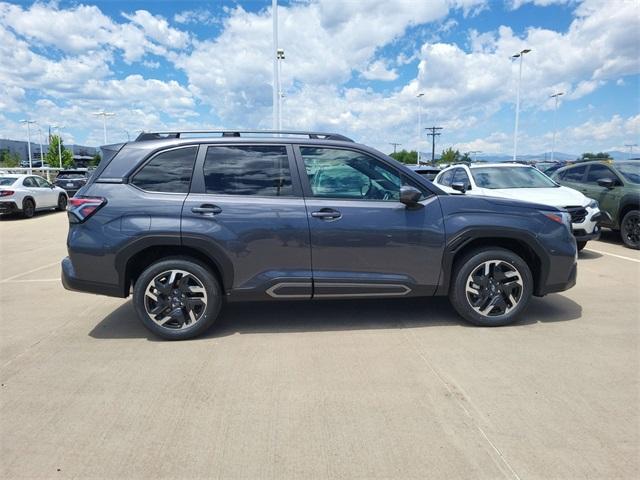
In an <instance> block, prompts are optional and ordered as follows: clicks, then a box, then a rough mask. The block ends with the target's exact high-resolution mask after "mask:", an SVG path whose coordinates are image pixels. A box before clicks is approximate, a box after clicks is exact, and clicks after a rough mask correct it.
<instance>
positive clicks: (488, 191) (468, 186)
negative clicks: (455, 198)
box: [434, 163, 603, 250]
mask: <svg viewBox="0 0 640 480" xmlns="http://www.w3.org/2000/svg"><path fill="white" fill-rule="evenodd" d="M434 183H435V184H436V185H438V186H439V187H440V188H442V189H443V190H444V191H446V192H449V193H465V194H467V195H482V196H487V197H501V198H509V199H513V200H522V201H524V202H533V203H539V204H541V205H550V206H553V207H559V208H564V209H566V210H567V211H568V212H569V214H570V215H571V227H572V229H573V235H574V236H575V237H576V241H577V244H578V249H579V250H582V249H583V248H584V247H585V245H586V244H587V241H589V240H594V239H597V238H598V237H599V236H600V226H599V225H598V222H599V221H600V220H601V219H602V215H603V214H602V213H600V208H599V206H598V202H597V201H596V200H592V199H591V198H588V197H585V196H584V195H583V194H582V193H580V192H578V191H577V190H574V189H572V188H567V187H562V186H560V185H558V184H557V183H556V182H554V181H553V180H551V179H550V178H549V177H547V176H546V175H545V174H544V173H542V172H541V171H540V170H538V169H537V168H534V167H531V166H529V165H522V164H518V163H479V164H471V165H463V164H461V165H452V166H450V167H448V168H446V169H444V170H442V171H441V172H440V173H439V174H438V176H437V177H436V178H435V180H434Z"/></svg>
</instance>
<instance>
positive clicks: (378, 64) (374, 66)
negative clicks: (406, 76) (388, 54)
mask: <svg viewBox="0 0 640 480" xmlns="http://www.w3.org/2000/svg"><path fill="white" fill-rule="evenodd" d="M362 76H363V77H364V78H366V79H367V80H384V81H392V80H395V79H396V78H398V72H397V71H396V70H395V69H391V70H389V69H387V66H386V65H385V62H383V61H382V60H376V61H375V62H372V63H370V64H369V66H368V67H367V68H366V70H365V71H363V72H362Z"/></svg>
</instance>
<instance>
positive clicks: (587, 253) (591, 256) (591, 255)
mask: <svg viewBox="0 0 640 480" xmlns="http://www.w3.org/2000/svg"><path fill="white" fill-rule="evenodd" d="M587 248H588V247H587ZM596 258H602V254H601V253H598V252H593V251H591V250H582V251H581V252H579V253H578V260H595V259H596ZM578 268H580V267H578Z"/></svg>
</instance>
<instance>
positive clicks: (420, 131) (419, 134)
mask: <svg viewBox="0 0 640 480" xmlns="http://www.w3.org/2000/svg"><path fill="white" fill-rule="evenodd" d="M422 97H424V93H422V92H420V93H418V94H417V95H416V98H417V99H418V148H416V150H418V156H417V158H416V163H417V164H418V165H420V160H421V155H420V143H421V142H420V139H421V135H422Z"/></svg>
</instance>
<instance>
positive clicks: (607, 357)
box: [0, 213, 640, 479]
mask: <svg viewBox="0 0 640 480" xmlns="http://www.w3.org/2000/svg"><path fill="white" fill-rule="evenodd" d="M66 232H67V220H66V215H65V214H64V213H50V214H38V215H37V216H36V217H35V218H33V219H30V220H22V219H17V218H16V219H3V220H0V381H1V386H0V398H1V406H0V407H1V409H0V477H1V478H119V479H121V478H181V479H186V478H221V479H227V478H229V479H240V478H242V479H253V478H265V479H287V478H296V479H321V478H322V479H324V478H331V479H334V478H335V479H383V478H384V479H411V478H415V479H425V478H430V479H437V478H446V479H456V478H461V479H462V478H465V479H467V478H473V479H500V478H511V479H517V478H520V479H549V478H562V479H566V478H598V479H600V478H629V479H631V478H638V477H639V476H640V408H639V406H640V375H639V372H640V348H639V347H640V341H639V340H640V290H639V288H638V285H640V282H639V280H640V252H638V251H633V250H629V249H627V248H624V247H623V246H622V245H621V243H620V241H619V240H618V239H617V238H616V236H615V235H613V234H611V233H606V234H605V235H604V236H603V239H602V240H601V241H597V242H591V243H590V244H589V245H588V246H587V250H585V251H584V252H583V253H582V254H581V255H580V259H579V270H578V283H577V285H576V287H574V288H573V289H571V290H569V291H567V292H564V293H561V294H552V295H549V296H547V297H545V298H534V299H533V300H532V302H531V304H530V308H529V309H528V311H527V312H526V314H525V315H524V317H523V318H522V320H521V321H520V322H519V323H517V324H515V325H513V326H509V327H502V328H491V329H490V328H477V327H473V326H469V325H467V324H465V323H464V322H462V321H461V320H459V319H458V317H457V316H456V314H455V313H454V311H453V309H452V308H451V307H450V306H449V304H448V302H447V300H446V299H406V300H401V299H398V300H367V301H322V302H302V303H295V302H288V303H263V304H244V305H228V306H227V307H225V308H224V310H223V313H222V315H221V318H220V320H219V322H218V324H217V325H216V326H215V327H214V329H212V330H211V331H210V332H208V334H206V335H205V336H204V337H202V338H199V339H196V340H192V341H187V342H166V341H159V340H158V339H156V338H155V337H153V336H151V335H150V334H149V333H148V332H147V330H146V329H145V328H144V327H143V326H142V325H141V324H140V323H139V322H138V320H137V319H136V318H135V314H134V311H133V308H132V306H131V303H130V301H129V300H123V299H114V298H106V297H99V296H93V295H88V294H81V293H74V292H68V291H66V290H64V289H63V287H62V285H61V283H60V281H59V276H60V267H59V262H60V260H61V258H62V257H63V256H65V255H66V246H65V237H66Z"/></svg>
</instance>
